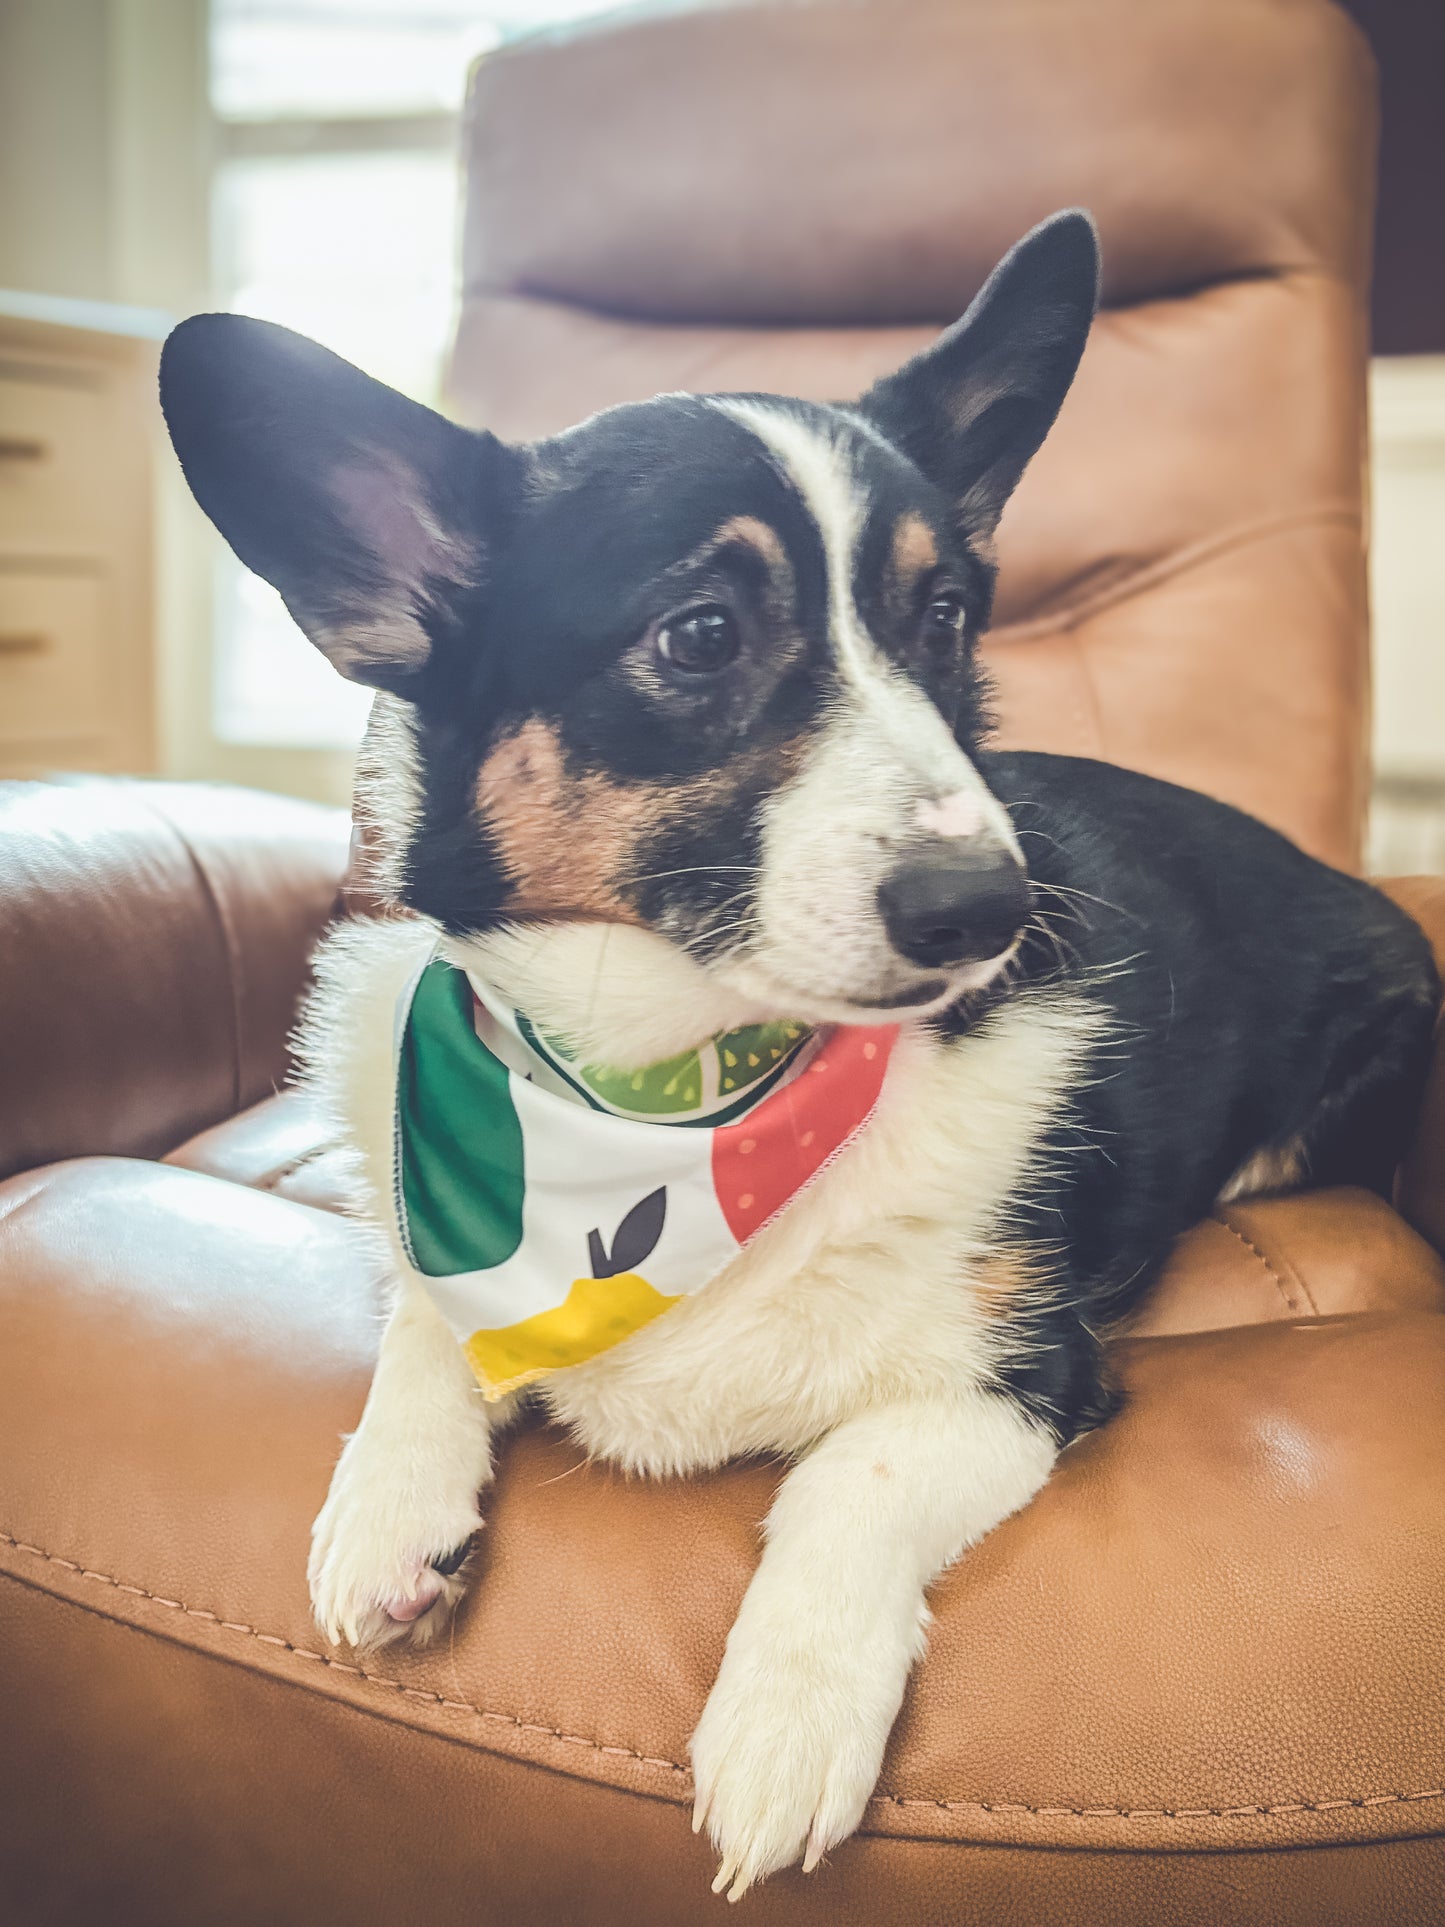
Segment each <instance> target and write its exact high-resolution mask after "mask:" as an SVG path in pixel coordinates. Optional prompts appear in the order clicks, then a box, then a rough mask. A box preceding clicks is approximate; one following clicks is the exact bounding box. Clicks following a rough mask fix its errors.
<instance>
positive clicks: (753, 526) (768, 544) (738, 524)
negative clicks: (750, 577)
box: [708, 515, 792, 574]
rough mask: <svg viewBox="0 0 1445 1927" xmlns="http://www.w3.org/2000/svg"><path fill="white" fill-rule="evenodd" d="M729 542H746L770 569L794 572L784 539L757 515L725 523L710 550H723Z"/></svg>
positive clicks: (739, 516) (733, 519)
mask: <svg viewBox="0 0 1445 1927" xmlns="http://www.w3.org/2000/svg"><path fill="white" fill-rule="evenodd" d="M729 542H745V543H746V544H747V546H748V547H749V548H750V549H756V550H757V551H758V553H759V555H761V556H762V558H763V560H764V561H765V562H766V563H767V565H768V567H769V568H770V569H775V570H779V571H781V570H787V572H788V573H789V574H791V573H792V570H791V568H790V566H789V563H788V552H787V550H786V549H785V548H784V547H783V539H782V537H781V536H780V535H779V534H778V531H777V530H776V529H775V528H772V527H770V526H769V524H768V523H766V522H764V521H762V520H761V518H760V517H758V516H756V515H734V516H732V517H730V518H729V520H727V521H726V522H724V523H723V525H722V527H721V528H720V529H719V530H718V531H717V534H716V535H715V536H714V537H713V539H712V541H711V543H710V544H709V545H708V546H709V547H710V548H719V549H720V548H723V547H725V546H726V545H727V544H728V543H729Z"/></svg>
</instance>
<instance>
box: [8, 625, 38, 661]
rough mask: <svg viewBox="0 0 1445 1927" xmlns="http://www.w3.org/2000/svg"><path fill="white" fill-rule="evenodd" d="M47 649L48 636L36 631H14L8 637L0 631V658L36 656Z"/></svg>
mask: <svg viewBox="0 0 1445 1927" xmlns="http://www.w3.org/2000/svg"><path fill="white" fill-rule="evenodd" d="M49 647H50V638H49V636H46V635H42V634H41V633H40V631H39V630H38V629H14V630H12V631H11V632H10V634H9V635H6V633H5V631H4V630H3V629H0V656H38V655H39V654H40V653H41V651H42V650H44V649H48V648H49Z"/></svg>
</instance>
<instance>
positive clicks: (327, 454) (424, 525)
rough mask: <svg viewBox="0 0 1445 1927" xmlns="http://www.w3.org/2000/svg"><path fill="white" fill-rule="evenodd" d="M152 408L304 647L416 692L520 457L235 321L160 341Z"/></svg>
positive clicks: (348, 671)
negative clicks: (157, 396)
mask: <svg viewBox="0 0 1445 1927" xmlns="http://www.w3.org/2000/svg"><path fill="white" fill-rule="evenodd" d="M161 407H162V408H163V409H164V411H165V417H166V425H167V427H168V428H169V429H170V434H171V440H172V442H173V443H174V444H175V450H176V453H177V455H178V456H179V457H180V462H181V467H182V468H183V469H184V470H185V475H186V480H187V481H188V482H189V483H190V485H191V489H192V491H193V492H194V494H195V497H196V500H197V501H198V502H199V503H200V505H201V507H202V508H203V509H204V510H205V512H206V514H207V515H209V516H210V518H211V520H212V521H213V522H214V523H215V525H216V527H217V528H218V529H219V530H220V531H221V534H222V535H224V536H225V538H226V540H227V541H228V542H229V543H230V545H231V547H232V548H233V549H234V550H235V551H236V554H237V555H238V556H239V557H240V558H241V560H242V561H243V562H244V563H245V564H246V566H247V568H250V569H254V570H255V572H256V574H257V575H259V576H264V578H265V579H266V581H267V582H270V583H272V584H273V585H274V586H275V587H276V588H277V589H279V590H280V592H281V595H282V598H283V600H284V601H285V604H286V607H287V608H288V609H289V610H290V611H291V614H292V615H293V616H294V617H295V619H296V621H297V622H298V623H299V624H300V626H301V628H302V629H303V630H304V631H305V632H306V634H307V635H308V636H309V637H310V638H311V640H312V642H314V643H315V644H316V646H317V648H318V649H320V650H321V651H322V652H323V653H324V654H325V655H326V656H328V657H329V658H330V660H331V661H332V663H333V664H334V665H335V666H336V668H338V669H339V670H340V671H341V672H342V674H343V675H346V676H350V677H352V678H353V680H355V681H356V682H363V683H371V684H374V685H375V686H377V687H378V688H383V689H392V690H395V691H397V692H398V693H399V694H402V695H405V694H407V693H408V691H409V690H413V689H414V688H415V687H416V682H415V679H416V677H417V674H418V672H419V671H421V670H423V669H424V668H425V667H426V666H427V664H428V662H429V661H430V660H431V658H432V655H433V652H434V650H435V649H436V647H437V645H438V644H439V643H442V642H444V640H445V638H446V637H447V636H448V634H450V633H454V632H455V631H456V629H457V628H458V626H459V611H460V610H462V609H463V608H464V607H465V605H466V602H467V599H468V598H469V596H471V595H472V594H473V593H474V592H475V591H476V590H477V588H478V587H479V586H480V585H481V583H482V580H483V577H484V574H485V570H486V564H487V553H486V551H487V545H488V536H489V532H490V531H491V530H493V529H494V528H495V527H496V526H497V524H498V522H499V521H500V520H501V518H502V517H503V516H504V514H505V510H506V505H507V502H508V500H509V499H510V498H512V497H513V496H514V495H515V493H516V490H517V487H518V472H519V470H520V466H521V460H522V458H521V457H520V455H519V454H518V453H517V452H516V451H515V450H513V449H509V448H507V447H506V446H504V444H502V443H501V442H498V441H497V440H496V439H495V438H494V437H492V436H490V435H478V434H471V433H469V432H468V431H467V430H466V429H462V428H457V427H455V426H454V425H453V424H452V423H451V422H448V421H446V420H444V419H443V417H442V416H440V415H438V414H435V413H434V412H433V411H432V410H431V409H430V408H423V407H422V406H421V405H420V404H419V403H417V402H414V401H408V400H407V398H406V397H405V396H404V395H399V394H398V393H397V392H396V390H395V389H393V388H387V387H386V386H385V385H384V384H383V383H381V382H379V381H373V380H372V379H371V377H370V376H369V375H364V374H363V373H362V372H361V370H360V369H359V368H353V367H352V365H351V363H350V362H348V361H343V360H342V359H341V357H340V356H339V355H333V354H332V353H331V352H330V350H329V349H326V348H322V347H320V346H319V345H318V344H317V343H316V342H314V341H308V340H307V339H306V338H305V336H304V335H297V334H293V333H292V332H291V330H290V329H289V328H278V327H277V326H276V325H275V324H274V323H272V322H269V321H254V320H250V319H248V318H246V317H245V316H242V315H230V314H202V315H193V316H192V317H191V319H190V320H189V321H183V322H182V323H181V325H180V326H179V327H178V328H177V329H176V330H175V331H174V332H173V333H172V335H171V337H170V339H169V340H168V341H167V342H166V345H165V349H164V352H163V353H162V355H161Z"/></svg>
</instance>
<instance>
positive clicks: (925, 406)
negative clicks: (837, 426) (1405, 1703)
mask: <svg viewBox="0 0 1445 1927" xmlns="http://www.w3.org/2000/svg"><path fill="white" fill-rule="evenodd" d="M1098 299H1099V236H1098V232H1097V230H1096V229H1095V227H1094V223H1093V221H1092V220H1091V219H1090V218H1089V216H1088V215H1087V214H1085V213H1084V212H1083V211H1082V210H1081V209H1079V208H1071V209H1069V210H1067V211H1066V212H1064V213H1062V214H1055V215H1052V216H1051V217H1050V218H1049V219H1048V220H1047V221H1043V222H1041V223H1040V224H1039V226H1038V227H1036V228H1034V229H1033V230H1032V231H1031V232H1030V233H1028V234H1026V235H1025V236H1024V238H1023V240H1022V241H1020V242H1019V243H1018V244H1017V246H1016V247H1014V248H1012V249H1011V250H1010V251H1009V253H1007V254H1006V255H1005V256H1004V258H1003V260H1002V261H1000V262H999V264H998V266H997V267H996V268H995V269H994V271H993V273H992V274H991V275H990V276H989V278H988V280H987V281H986V282H985V283H984V285H983V287H982V288H981V289H980V290H979V292H978V294H977V295H976V296H975V298H974V300H973V302H972V303H971V304H970V306H969V309H968V312H967V313H966V314H965V315H964V316H963V318H962V319H961V320H959V321H956V322H954V324H953V326H952V327H951V328H949V329H947V330H946V331H945V332H944V333H943V334H941V335H940V336H939V338H938V340H937V341H935V342H933V343H932V344H931V346H929V347H927V348H925V349H924V350H923V352H922V353H921V354H917V355H915V356H914V357H913V359H912V361H909V362H905V364H904V365H903V367H902V368H900V369H899V370H898V372H897V373H896V374H893V375H885V376H884V378H883V380H882V381H880V382H878V383H877V384H876V385H875V386H874V387H872V388H870V389H869V391H868V393H867V394H866V395H865V396H864V397H863V399H862V401H861V402H859V403H858V407H859V409H860V410H861V411H862V412H863V413H864V414H865V415H866V416H868V417H869V419H870V420H872V421H874V422H876V423H877V425H878V427H879V428H881V429H882V430H883V432H884V434H885V435H887V436H888V438H889V440H890V441H892V442H893V443H894V444H895V445H896V446H897V447H899V448H901V449H902V450H903V452H904V453H905V454H906V455H908V456H910V457H911V458H912V459H913V461H915V462H916V463H917V464H918V466H919V467H920V468H921V469H922V470H923V472H924V474H925V475H927V476H928V477H929V479H930V480H931V481H934V482H936V483H937V484H938V486H939V487H940V488H942V489H943V490H944V491H945V492H946V493H947V494H949V495H950V496H952V497H953V499H954V500H955V501H956V502H957V503H958V509H959V519H960V523H961V525H962V527H963V528H964V529H965V530H966V532H967V533H969V534H970V535H974V536H979V537H982V538H985V539H987V538H988V537H989V536H991V535H992V534H993V531H994V529H995V528H996V527H997V525H998V519H999V516H1000V515H1001V514H1002V513H1003V508H1004V504H1005V502H1007V500H1008V498H1009V496H1010V495H1011V494H1012V493H1013V491H1014V489H1015V487H1016V486H1017V484H1018V480H1019V477H1020V476H1021V475H1022V474H1023V472H1024V470H1025V468H1026V467H1027V466H1028V464H1029V461H1030V459H1031V458H1032V456H1033V455H1034V452H1035V451H1036V450H1037V448H1038V446H1039V443H1040V442H1041V441H1042V440H1043V439H1044V436H1045V435H1046V434H1047V433H1048V432H1049V429H1050V428H1051V427H1052V425H1053V420H1054V417H1055V416H1056V415H1057V414H1058V412H1059V407H1060V404H1061V403H1062V401H1063V399H1064V396H1065V395H1066V394H1067V393H1068V390H1069V384H1070V382H1071V381H1072V380H1073V378H1074V371H1075V369H1076V368H1077V367H1078V365H1079V357H1080V355H1082V354H1083V352H1084V343H1085V341H1086V340H1087V339H1088V334H1089V324H1090V323H1091V322H1092V320H1093V318H1094V310H1095V308H1096V307H1097V306H1098Z"/></svg>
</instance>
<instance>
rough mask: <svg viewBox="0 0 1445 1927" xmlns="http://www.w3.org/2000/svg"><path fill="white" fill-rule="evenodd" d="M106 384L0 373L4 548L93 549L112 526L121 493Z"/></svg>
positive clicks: (9, 365)
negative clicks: (116, 497) (115, 497)
mask: <svg viewBox="0 0 1445 1927" xmlns="http://www.w3.org/2000/svg"><path fill="white" fill-rule="evenodd" d="M119 485H120V484H119V477H118V475H117V473H116V462H115V427H114V418H113V411H112V407H111V396H110V392H109V389H108V387H107V385H106V383H105V380H104V377H103V376H102V375H100V374H97V375H96V376H95V377H94V378H93V380H91V379H88V378H82V377H80V376H76V377H74V378H72V379H71V380H68V381H66V382H61V381H58V380H54V379H48V378H42V377H41V375H40V374H39V373H37V374H36V375H35V376H34V377H31V376H29V374H28V372H27V371H26V369H25V368H24V366H23V365H19V364H16V363H14V362H9V361H7V362H5V363H4V364H3V372H0V548H3V549H9V550H11V551H12V552H13V551H14V550H17V549H20V550H23V549H26V548H29V547H32V546H35V547H39V548H41V549H50V550H54V549H62V550H63V549H66V548H72V547H74V546H75V545H76V544H77V543H80V544H82V545H89V544H91V543H93V542H94V541H95V540H96V539H97V537H99V536H100V535H102V534H103V532H104V530H105V529H106V528H107V527H108V525H109V523H110V521H111V519H112V516H113V510H114V501H113V492H114V490H115V489H116V488H117V487H118V486H119Z"/></svg>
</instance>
